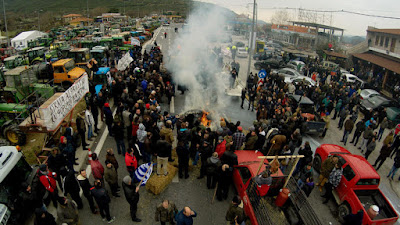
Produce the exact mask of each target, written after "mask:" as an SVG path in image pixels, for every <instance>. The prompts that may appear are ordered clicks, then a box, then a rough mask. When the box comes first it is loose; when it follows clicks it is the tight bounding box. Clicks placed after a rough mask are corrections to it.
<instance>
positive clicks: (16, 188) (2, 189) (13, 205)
mask: <svg viewBox="0 0 400 225" xmlns="http://www.w3.org/2000/svg"><path fill="white" fill-rule="evenodd" d="M0 163H1V166H0V224H24V222H25V220H26V218H27V217H28V216H29V215H31V213H33V210H34V209H30V208H28V207H24V206H25V205H24V202H23V201H22V199H21V198H20V196H19V194H20V193H21V192H23V191H24V190H23V187H22V185H21V184H22V183H23V182H26V183H27V184H28V185H30V186H31V188H32V190H35V191H36V190H38V191H39V192H40V190H42V188H41V186H40V185H41V184H40V181H39V178H38V176H37V171H38V169H39V167H38V166H30V165H29V164H28V163H27V161H26V160H25V158H24V156H23V154H22V153H21V152H20V151H18V150H17V148H16V147H15V146H3V147H0ZM40 193H44V192H40Z"/></svg>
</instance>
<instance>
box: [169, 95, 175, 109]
mask: <svg viewBox="0 0 400 225" xmlns="http://www.w3.org/2000/svg"><path fill="white" fill-rule="evenodd" d="M174 99H175V97H174V96H172V97H171V102H170V103H169V112H170V113H175V100H174Z"/></svg>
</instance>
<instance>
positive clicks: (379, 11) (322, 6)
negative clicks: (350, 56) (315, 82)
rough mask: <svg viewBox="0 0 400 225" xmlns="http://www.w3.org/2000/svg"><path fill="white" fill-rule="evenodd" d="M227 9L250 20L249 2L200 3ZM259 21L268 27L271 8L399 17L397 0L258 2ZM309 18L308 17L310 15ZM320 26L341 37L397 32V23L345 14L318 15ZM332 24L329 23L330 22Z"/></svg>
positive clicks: (399, 24) (294, 16) (214, 0)
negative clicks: (374, 29) (380, 30)
mask: <svg viewBox="0 0 400 225" xmlns="http://www.w3.org/2000/svg"><path fill="white" fill-rule="evenodd" d="M201 1H203V2H210V3H214V4H217V5H219V6H223V7H226V8H229V9H231V10H233V11H235V12H236V13H239V14H241V13H244V14H248V15H250V17H251V16H252V9H253V8H252V3H253V1H252V0H201ZM257 4H258V19H259V20H264V21H265V22H268V23H270V22H271V17H272V16H273V15H274V13H275V12H276V11H277V10H281V9H271V8H286V7H290V8H303V9H315V10H347V11H354V12H359V13H365V14H371V15H381V16H392V17H400V13H399V12H400V0H382V1H377V0H335V1H327V0H300V1H299V0H274V1H272V0H258V1H257ZM287 11H288V12H289V13H290V14H291V15H292V19H293V20H298V14H299V13H298V11H297V10H291V9H289V10H287ZM309 15H310V14H309ZM318 15H319V16H318V18H319V23H323V24H325V25H331V26H335V27H339V28H343V29H345V31H344V35H359V36H365V35H366V30H367V27H368V26H374V27H377V28H399V29H400V19H383V18H374V17H367V16H360V15H353V14H345V13H332V20H331V13H319V14H318ZM330 21H332V22H330Z"/></svg>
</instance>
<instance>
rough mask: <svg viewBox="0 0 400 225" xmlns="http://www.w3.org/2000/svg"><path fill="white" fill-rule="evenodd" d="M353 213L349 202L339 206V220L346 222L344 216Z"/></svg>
mask: <svg viewBox="0 0 400 225" xmlns="http://www.w3.org/2000/svg"><path fill="white" fill-rule="evenodd" d="M350 213H351V209H350V207H349V205H348V204H347V202H345V203H343V204H341V205H339V207H338V217H339V222H341V223H344V219H343V217H345V216H347V215H349V214H350Z"/></svg>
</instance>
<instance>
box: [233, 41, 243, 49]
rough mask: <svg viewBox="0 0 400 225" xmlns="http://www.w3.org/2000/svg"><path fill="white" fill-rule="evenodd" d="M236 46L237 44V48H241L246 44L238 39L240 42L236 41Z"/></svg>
mask: <svg viewBox="0 0 400 225" xmlns="http://www.w3.org/2000/svg"><path fill="white" fill-rule="evenodd" d="M235 46H236V47H237V48H240V47H244V46H245V44H244V43H243V42H241V41H238V42H236V43H235Z"/></svg>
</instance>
